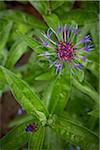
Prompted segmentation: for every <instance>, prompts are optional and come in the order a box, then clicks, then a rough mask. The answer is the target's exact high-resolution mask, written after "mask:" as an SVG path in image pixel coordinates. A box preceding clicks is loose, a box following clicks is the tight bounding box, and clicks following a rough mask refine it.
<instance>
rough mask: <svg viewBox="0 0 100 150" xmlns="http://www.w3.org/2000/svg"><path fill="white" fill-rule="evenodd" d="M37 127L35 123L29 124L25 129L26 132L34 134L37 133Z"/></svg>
mask: <svg viewBox="0 0 100 150" xmlns="http://www.w3.org/2000/svg"><path fill="white" fill-rule="evenodd" d="M36 129H37V125H36V124H35V123H32V124H28V125H27V127H26V128H25V131H26V132H33V131H36Z"/></svg>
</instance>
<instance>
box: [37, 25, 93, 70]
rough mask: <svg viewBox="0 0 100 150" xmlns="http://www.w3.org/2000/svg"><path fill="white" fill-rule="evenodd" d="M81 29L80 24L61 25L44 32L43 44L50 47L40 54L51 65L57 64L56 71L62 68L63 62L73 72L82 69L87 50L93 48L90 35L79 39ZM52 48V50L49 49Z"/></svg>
mask: <svg viewBox="0 0 100 150" xmlns="http://www.w3.org/2000/svg"><path fill="white" fill-rule="evenodd" d="M79 32H80V30H79V29H78V26H77V25H75V27H72V26H67V25H64V26H59V27H58V28H57V29H56V30H54V29H52V28H49V29H48V31H47V33H46V34H45V33H44V34H42V35H43V37H44V39H42V44H43V46H44V47H46V48H48V51H45V52H44V53H43V54H40V55H39V56H43V57H45V58H47V59H48V61H49V63H50V64H51V65H50V66H55V68H56V72H59V71H61V70H62V67H63V64H64V63H67V64H68V67H69V68H71V70H72V72H73V70H74V69H77V70H80V69H82V67H83V65H82V61H83V62H85V61H86V60H87V57H86V55H87V52H90V51H91V50H93V48H92V45H91V40H90V36H89V35H87V36H84V37H83V38H81V39H80V40H79V41H78V40H77V39H78V38H77V37H78V34H79ZM49 49H51V50H49Z"/></svg>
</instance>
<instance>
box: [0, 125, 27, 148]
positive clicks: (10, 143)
mask: <svg viewBox="0 0 100 150" xmlns="http://www.w3.org/2000/svg"><path fill="white" fill-rule="evenodd" d="M27 141H28V136H27V133H26V132H25V124H24V125H21V126H18V127H15V128H14V129H13V130H11V131H10V132H9V133H8V134H7V135H6V136H4V137H3V138H2V139H1V140H0V148H1V149H2V150H19V148H20V147H21V146H24V145H25V144H26V143H27Z"/></svg>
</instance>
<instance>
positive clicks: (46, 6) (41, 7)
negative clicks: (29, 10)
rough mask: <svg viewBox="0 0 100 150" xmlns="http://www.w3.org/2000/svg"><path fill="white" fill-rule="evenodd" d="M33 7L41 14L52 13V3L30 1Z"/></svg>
mask: <svg viewBox="0 0 100 150" xmlns="http://www.w3.org/2000/svg"><path fill="white" fill-rule="evenodd" d="M29 1H30V3H31V4H32V6H33V7H35V8H36V9H37V10H38V11H39V12H40V13H41V14H48V13H51V10H50V3H49V1H48V0H46V1H32V0H29Z"/></svg>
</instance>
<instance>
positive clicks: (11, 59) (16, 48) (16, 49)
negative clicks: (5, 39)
mask: <svg viewBox="0 0 100 150" xmlns="http://www.w3.org/2000/svg"><path fill="white" fill-rule="evenodd" d="M26 51H27V46H26V44H25V42H23V41H22V40H21V39H20V40H19V39H18V40H17V41H16V42H15V43H14V44H13V45H12V47H11V49H10V51H9V54H8V58H7V60H6V63H5V66H6V67H7V68H10V69H11V68H12V67H13V66H14V65H15V64H16V62H17V61H18V60H19V58H20V57H21V56H22V55H23V54H24V53H25V52H26Z"/></svg>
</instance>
